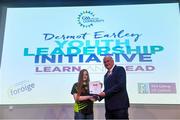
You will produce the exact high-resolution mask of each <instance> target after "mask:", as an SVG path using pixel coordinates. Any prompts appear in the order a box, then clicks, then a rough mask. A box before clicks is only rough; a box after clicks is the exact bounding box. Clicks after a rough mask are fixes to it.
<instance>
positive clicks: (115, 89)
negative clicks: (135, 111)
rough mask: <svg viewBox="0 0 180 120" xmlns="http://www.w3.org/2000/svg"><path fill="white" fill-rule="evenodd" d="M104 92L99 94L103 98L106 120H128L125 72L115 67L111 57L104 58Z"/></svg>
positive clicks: (119, 67)
mask: <svg viewBox="0 0 180 120" xmlns="http://www.w3.org/2000/svg"><path fill="white" fill-rule="evenodd" d="M103 62H104V66H105V68H106V69H107V70H108V71H107V73H106V74H105V75H104V91H103V92H101V93H100V94H99V96H100V97H101V99H103V98H105V109H106V113H105V117H106V119H129V115H128V108H129V97H128V93H127V89H126V71H125V69H124V68H123V67H121V66H116V65H115V64H114V60H113V58H112V57H111V56H105V57H104V59H103Z"/></svg>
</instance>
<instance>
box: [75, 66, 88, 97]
mask: <svg viewBox="0 0 180 120" xmlns="http://www.w3.org/2000/svg"><path fill="white" fill-rule="evenodd" d="M84 71H86V72H87V80H86V81H84V80H83V74H84ZM89 81H90V78H89V72H88V71H87V70H86V69H82V70H81V71H80V72H79V77H78V87H77V91H78V92H77V97H78V98H79V96H80V95H81V93H85V92H88V90H89Z"/></svg>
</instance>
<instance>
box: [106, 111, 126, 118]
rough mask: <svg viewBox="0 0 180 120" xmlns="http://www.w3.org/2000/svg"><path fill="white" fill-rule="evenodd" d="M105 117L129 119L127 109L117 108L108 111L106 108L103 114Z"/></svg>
mask: <svg viewBox="0 0 180 120" xmlns="http://www.w3.org/2000/svg"><path fill="white" fill-rule="evenodd" d="M105 117H106V119H107V120H108V119H124V120H128V119H129V114H128V109H119V110H113V111H108V110H106V114H105Z"/></svg>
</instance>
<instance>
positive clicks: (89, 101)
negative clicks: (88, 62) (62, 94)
mask: <svg viewBox="0 0 180 120" xmlns="http://www.w3.org/2000/svg"><path fill="white" fill-rule="evenodd" d="M89 81H90V78H89V73H88V71H87V70H86V69H82V70H81V71H80V73H79V77H78V82H76V83H75V84H74V85H73V87H72V90H71V94H72V95H73V97H74V100H75V104H74V119H94V114H93V102H94V98H93V96H90V95H89Z"/></svg>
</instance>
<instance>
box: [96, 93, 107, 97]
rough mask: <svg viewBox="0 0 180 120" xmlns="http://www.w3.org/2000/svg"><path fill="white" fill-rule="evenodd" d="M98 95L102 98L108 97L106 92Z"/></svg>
mask: <svg viewBox="0 0 180 120" xmlns="http://www.w3.org/2000/svg"><path fill="white" fill-rule="evenodd" d="M98 95H99V96H101V97H105V96H106V94H105V92H101V93H99V94H98Z"/></svg>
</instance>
